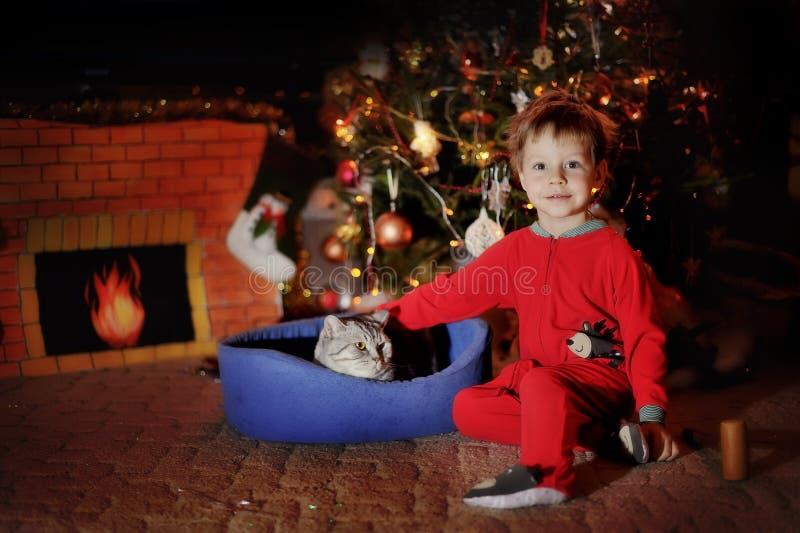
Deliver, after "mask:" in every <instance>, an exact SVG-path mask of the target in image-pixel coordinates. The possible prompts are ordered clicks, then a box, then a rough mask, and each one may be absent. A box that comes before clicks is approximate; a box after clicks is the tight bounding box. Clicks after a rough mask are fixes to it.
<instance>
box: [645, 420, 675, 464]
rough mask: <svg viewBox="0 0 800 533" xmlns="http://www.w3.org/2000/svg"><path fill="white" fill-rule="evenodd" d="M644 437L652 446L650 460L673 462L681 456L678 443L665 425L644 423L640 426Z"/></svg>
mask: <svg viewBox="0 0 800 533" xmlns="http://www.w3.org/2000/svg"><path fill="white" fill-rule="evenodd" d="M639 427H640V428H641V430H642V436H643V437H644V438H645V440H646V441H647V444H648V445H649V446H650V458H651V460H654V461H672V460H673V459H675V458H676V457H678V455H679V454H680V449H679V448H678V441H677V440H675V438H674V437H673V436H672V434H671V433H670V432H669V431H667V428H666V427H664V424H660V423H658V422H644V423H642V424H639Z"/></svg>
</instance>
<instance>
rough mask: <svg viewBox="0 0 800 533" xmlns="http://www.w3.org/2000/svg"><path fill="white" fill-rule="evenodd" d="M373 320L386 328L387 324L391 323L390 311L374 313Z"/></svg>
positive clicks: (382, 310) (383, 310) (381, 310)
mask: <svg viewBox="0 0 800 533" xmlns="http://www.w3.org/2000/svg"><path fill="white" fill-rule="evenodd" d="M372 319H373V320H375V321H376V322H378V323H379V324H381V325H382V326H385V325H386V322H388V321H389V310H388V309H380V310H378V311H373V312H372Z"/></svg>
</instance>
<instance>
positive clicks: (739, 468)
mask: <svg viewBox="0 0 800 533" xmlns="http://www.w3.org/2000/svg"><path fill="white" fill-rule="evenodd" d="M719 436H720V444H721V448H722V477H723V478H724V479H727V480H728V481H739V480H742V479H745V478H747V464H748V462H749V460H748V450H747V426H745V423H744V420H735V419H731V420H723V421H722V422H720V425H719Z"/></svg>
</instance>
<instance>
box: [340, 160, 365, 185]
mask: <svg viewBox="0 0 800 533" xmlns="http://www.w3.org/2000/svg"><path fill="white" fill-rule="evenodd" d="M336 183H338V184H339V186H340V187H346V188H353V187H358V186H359V185H361V175H360V174H359V173H358V163H356V162H355V161H353V160H352V159H345V160H344V161H342V162H341V163H339V166H337V167H336Z"/></svg>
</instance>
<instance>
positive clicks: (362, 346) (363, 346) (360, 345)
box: [356, 341, 367, 350]
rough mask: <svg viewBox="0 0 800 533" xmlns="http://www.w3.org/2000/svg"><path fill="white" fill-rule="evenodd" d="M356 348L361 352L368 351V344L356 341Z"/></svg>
mask: <svg viewBox="0 0 800 533" xmlns="http://www.w3.org/2000/svg"><path fill="white" fill-rule="evenodd" d="M356 348H358V349H359V350H366V349H367V343H365V342H364V341H356Z"/></svg>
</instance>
